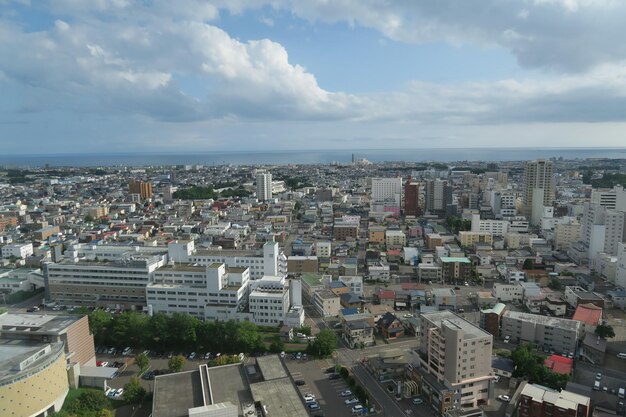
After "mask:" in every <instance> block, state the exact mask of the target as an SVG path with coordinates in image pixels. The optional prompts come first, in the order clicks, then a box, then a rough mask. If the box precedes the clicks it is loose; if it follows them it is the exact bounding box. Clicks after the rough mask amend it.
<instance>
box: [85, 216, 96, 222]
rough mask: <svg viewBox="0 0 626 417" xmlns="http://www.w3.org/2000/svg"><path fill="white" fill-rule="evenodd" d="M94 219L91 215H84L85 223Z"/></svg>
mask: <svg viewBox="0 0 626 417" xmlns="http://www.w3.org/2000/svg"><path fill="white" fill-rule="evenodd" d="M93 221H94V218H93V217H92V216H91V215H89V214H88V215H86V216H85V223H92V222H93Z"/></svg>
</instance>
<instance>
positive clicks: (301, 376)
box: [285, 356, 355, 417]
mask: <svg viewBox="0 0 626 417" xmlns="http://www.w3.org/2000/svg"><path fill="white" fill-rule="evenodd" d="M285 364H286V365H287V369H289V372H290V373H291V375H292V377H293V379H294V380H296V381H297V380H303V381H304V385H301V386H298V389H299V390H300V393H301V394H302V396H303V397H304V396H305V395H307V394H313V395H314V396H315V399H316V400H317V402H318V403H319V405H320V407H321V410H319V411H314V412H312V413H311V414H312V415H324V416H337V417H351V416H352V412H351V409H352V406H354V405H355V404H352V405H346V404H345V403H344V402H345V400H346V399H349V398H354V396H353V395H350V396H345V397H342V396H341V393H342V392H343V391H346V390H349V389H350V388H349V387H348V386H347V385H346V383H345V382H344V381H343V379H341V378H338V379H333V380H331V379H329V374H328V373H324V371H325V370H326V369H327V368H329V367H331V366H333V365H334V364H333V362H332V361H331V360H306V361H303V360H300V361H298V360H295V359H291V357H290V356H287V357H285Z"/></svg>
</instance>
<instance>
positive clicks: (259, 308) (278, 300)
mask: <svg viewBox="0 0 626 417" xmlns="http://www.w3.org/2000/svg"><path fill="white" fill-rule="evenodd" d="M249 306H250V307H249V308H250V314H252V321H253V322H254V323H255V324H258V325H259V326H278V325H281V324H283V321H284V318H285V314H287V312H288V311H289V307H290V302H289V283H288V282H287V280H286V279H285V277H284V276H282V277H271V276H265V277H263V278H261V279H258V280H255V281H252V282H250V298H249Z"/></svg>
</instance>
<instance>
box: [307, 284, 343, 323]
mask: <svg viewBox="0 0 626 417" xmlns="http://www.w3.org/2000/svg"><path fill="white" fill-rule="evenodd" d="M313 307H315V310H316V311H317V312H318V313H319V314H320V316H322V317H336V316H337V315H339V310H341V302H340V299H339V296H338V295H337V294H335V293H334V292H332V291H331V290H326V289H321V290H317V291H315V292H314V293H313Z"/></svg>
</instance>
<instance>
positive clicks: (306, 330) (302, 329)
mask: <svg viewBox="0 0 626 417" xmlns="http://www.w3.org/2000/svg"><path fill="white" fill-rule="evenodd" d="M296 333H302V334H305V335H307V336H311V326H302V327H300V328H299V329H296Z"/></svg>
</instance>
